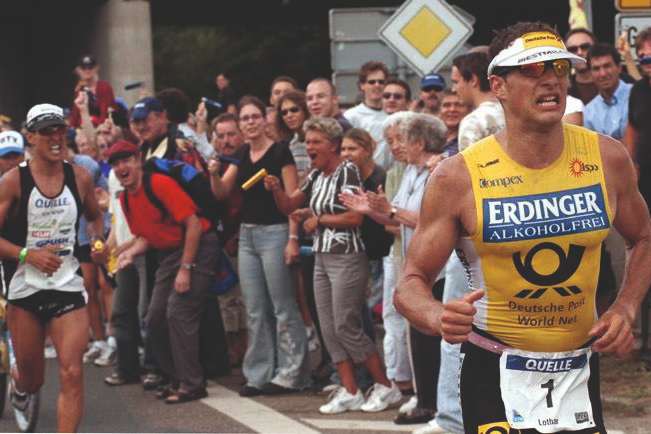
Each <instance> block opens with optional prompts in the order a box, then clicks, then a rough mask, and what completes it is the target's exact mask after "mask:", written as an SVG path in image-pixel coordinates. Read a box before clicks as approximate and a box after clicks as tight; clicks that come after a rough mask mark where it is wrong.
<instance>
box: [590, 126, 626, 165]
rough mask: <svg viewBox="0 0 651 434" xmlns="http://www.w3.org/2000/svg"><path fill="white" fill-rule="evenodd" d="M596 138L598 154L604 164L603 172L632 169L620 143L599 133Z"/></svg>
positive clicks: (624, 149)
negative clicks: (597, 140) (597, 139)
mask: <svg viewBox="0 0 651 434" xmlns="http://www.w3.org/2000/svg"><path fill="white" fill-rule="evenodd" d="M597 137H598V138H599V152H600V154H601V161H602V162H603V164H604V170H606V171H609V170H622V169H625V168H627V167H630V168H632V166H631V158H630V156H629V154H628V151H627V150H626V148H625V147H624V145H623V144H622V142H620V141H619V140H615V139H613V138H612V137H610V136H606V135H603V134H599V133H598V134H597Z"/></svg>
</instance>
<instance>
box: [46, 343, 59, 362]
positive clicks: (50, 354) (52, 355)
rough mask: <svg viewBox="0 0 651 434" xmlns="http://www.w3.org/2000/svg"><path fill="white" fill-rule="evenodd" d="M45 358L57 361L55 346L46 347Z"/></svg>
mask: <svg viewBox="0 0 651 434" xmlns="http://www.w3.org/2000/svg"><path fill="white" fill-rule="evenodd" d="M45 358H46V359H56V358H57V350H56V348H54V345H48V346H46V347H45Z"/></svg>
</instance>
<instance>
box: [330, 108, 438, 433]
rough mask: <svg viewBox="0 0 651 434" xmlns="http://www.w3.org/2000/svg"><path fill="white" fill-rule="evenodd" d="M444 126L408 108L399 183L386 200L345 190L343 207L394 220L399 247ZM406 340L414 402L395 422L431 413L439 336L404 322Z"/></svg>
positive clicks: (411, 224) (410, 227)
mask: <svg viewBox="0 0 651 434" xmlns="http://www.w3.org/2000/svg"><path fill="white" fill-rule="evenodd" d="M446 130H447V128H446V126H445V124H444V123H443V122H442V121H441V120H440V119H438V118H437V117H434V116H431V115H427V114H422V113H414V114H413V115H411V116H408V117H406V118H405V119H404V120H403V121H402V122H400V123H399V126H398V133H399V135H400V136H401V138H402V139H403V140H404V143H405V153H406V157H407V162H408V163H409V165H408V166H407V168H406V169H405V172H404V175H403V178H402V182H401V184H400V188H399V189H398V192H397V193H396V195H395V197H394V198H393V200H392V201H389V199H388V198H387V196H386V195H384V194H382V193H375V192H361V193H360V192H358V193H350V192H345V193H343V194H341V195H340V198H341V200H342V202H343V203H344V205H346V206H347V207H348V208H349V209H352V210H355V211H358V212H361V213H363V214H366V215H369V216H371V217H373V218H374V219H375V220H377V221H378V222H380V223H382V224H385V225H392V226H398V227H399V228H400V235H401V247H402V252H403V253H404V252H406V251H407V246H408V244H409V240H410V239H411V236H412V235H413V233H414V228H415V227H416V225H417V224H418V218H419V211H420V205H421V201H422V198H423V194H424V192H425V186H426V185H427V181H428V180H429V175H430V172H431V161H437V160H438V159H439V158H441V154H442V153H443V148H444V146H445V142H446ZM444 277H445V272H441V274H439V276H438V277H437V278H436V281H435V283H434V285H433V287H432V293H433V294H434V297H435V298H437V299H438V300H441V298H442V295H443V286H444ZM409 342H410V344H411V356H412V365H413V371H414V372H413V373H414V387H415V389H416V398H417V399H416V401H417V404H416V406H415V407H414V408H411V409H409V411H407V412H404V413H401V414H400V415H399V416H398V418H397V419H396V423H399V424H405V423H423V422H427V421H428V420H430V419H432V418H433V417H434V414H435V413H436V409H437V407H436V390H437V383H438V371H439V364H440V343H441V337H440V336H427V335H425V334H423V333H421V332H419V331H418V330H416V329H415V328H413V327H409Z"/></svg>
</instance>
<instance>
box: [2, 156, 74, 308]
mask: <svg viewBox="0 0 651 434" xmlns="http://www.w3.org/2000/svg"><path fill="white" fill-rule="evenodd" d="M63 169H64V181H63V185H62V187H61V191H60V192H59V193H58V194H57V195H55V196H52V197H48V196H46V195H45V194H43V193H42V192H41V191H40V190H39V188H38V187H37V186H36V183H35V182H34V178H33V177H32V174H31V171H30V169H29V165H28V164H27V163H22V164H21V165H20V166H19V170H20V189H21V192H20V196H21V197H20V206H19V210H18V214H17V216H16V218H14V219H13V220H11V221H7V223H5V225H4V227H3V230H2V232H3V234H2V235H3V237H4V238H6V239H7V240H9V241H11V242H13V243H14V244H16V245H18V246H25V247H27V248H28V249H30V248H48V249H51V250H52V251H53V252H54V253H56V254H57V255H59V256H60V257H61V259H62V260H63V262H62V264H61V267H59V269H58V270H57V271H56V272H55V273H53V274H46V273H43V272H41V271H39V270H37V269H36V268H34V267H32V266H31V265H29V264H18V263H17V262H16V261H7V260H5V261H4V263H5V264H4V266H5V273H6V276H5V279H6V281H8V282H9V284H8V288H9V291H8V292H9V294H8V298H9V299H10V300H14V299H18V298H24V297H27V296H29V295H32V294H34V293H36V292H38V291H40V290H48V289H56V290H59V291H70V292H80V291H83V290H84V289H83V279H82V278H81V276H79V275H78V274H77V269H78V268H79V261H78V259H77V257H76V255H75V248H76V240H77V231H78V228H79V217H80V216H81V213H82V204H81V199H80V197H79V193H78V190H77V182H76V180H75V174H74V170H73V168H72V165H71V164H70V163H67V162H63ZM14 270H15V272H13V271H14ZM12 274H13V275H12Z"/></svg>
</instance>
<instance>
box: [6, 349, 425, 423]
mask: <svg viewBox="0 0 651 434" xmlns="http://www.w3.org/2000/svg"><path fill="white" fill-rule="evenodd" d="M56 370H57V365H56V361H55V360H48V361H47V368H46V378H47V379H46V384H45V386H44V388H43V390H42V391H41V394H42V399H41V409H40V412H39V421H38V424H37V427H36V431H37V432H54V431H56V396H57V393H58V387H59V386H58V378H57V371H56ZM110 373H111V369H110V368H98V367H95V366H93V365H86V366H85V371H84V375H85V394H86V407H85V411H84V416H83V419H82V423H81V426H80V431H81V432H95V433H103V432H129V433H131V432H133V433H136V432H152V433H153V432H168V433H173V432H220V433H221V432H225V433H249V432H267V433H272V432H273V433H280V432H282V433H306V434H308V433H317V432H325V433H344V432H345V433H349V432H351V430H354V432H355V433H359V434H364V433H371V432H381V431H389V432H390V431H393V432H395V431H397V430H399V429H400V428H401V427H398V426H397V425H395V424H393V423H392V422H391V421H392V419H393V417H395V415H396V414H397V409H391V410H387V411H385V412H382V413H376V414H365V413H361V412H355V413H348V414H344V415H338V416H322V415H320V414H319V413H318V412H317V408H318V406H319V405H321V404H323V403H325V402H326V400H327V394H322V393H317V392H316V391H312V390H310V391H305V392H301V393H296V394H291V395H285V396H276V397H267V396H261V397H255V398H241V397H239V395H237V390H238V389H239V386H240V384H241V383H242V381H243V380H242V379H243V377H242V375H241V372H240V371H239V370H235V371H234V372H233V374H232V375H230V376H229V377H222V378H218V379H217V382H215V381H210V382H209V388H208V393H209V396H208V398H206V399H203V400H201V401H195V402H190V403H184V404H179V405H168V404H165V403H164V402H161V401H158V400H157V399H156V398H155V392H148V391H145V390H143V389H142V387H141V386H140V385H139V384H132V385H125V386H119V387H109V386H106V385H105V384H104V383H103V381H102V380H103V378H104V377H106V376H108V375H109V374H110ZM412 429H414V426H411V427H408V428H407V427H404V428H403V430H404V431H405V432H410V431H411V430H412ZM16 430H17V427H16V425H15V422H14V420H13V411H12V407H11V404H10V403H9V402H8V403H7V405H6V406H5V411H4V414H3V415H2V418H1V419H0V432H15V431H16Z"/></svg>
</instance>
